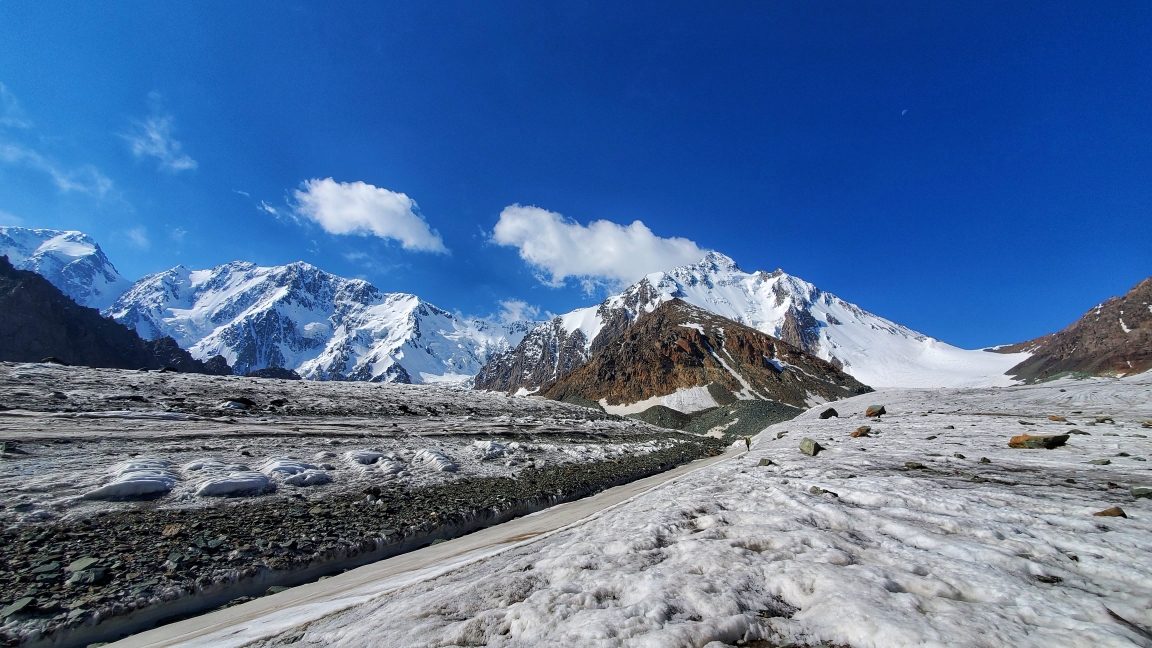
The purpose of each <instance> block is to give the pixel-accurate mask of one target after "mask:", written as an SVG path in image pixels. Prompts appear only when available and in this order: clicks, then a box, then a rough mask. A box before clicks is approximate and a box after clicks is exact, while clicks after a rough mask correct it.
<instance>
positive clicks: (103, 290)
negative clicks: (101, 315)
mask: <svg viewBox="0 0 1152 648" xmlns="http://www.w3.org/2000/svg"><path fill="white" fill-rule="evenodd" d="M0 255H6V256H7V257H8V261H9V262H11V264H12V265H13V266H14V267H16V268H18V269H20V270H30V271H32V272H35V273H37V274H39V275H41V276H43V277H44V278H45V279H47V280H48V281H49V282H51V283H52V285H53V286H56V287H57V288H59V289H60V291H61V292H63V293H64V294H65V295H68V296H69V297H71V298H72V299H74V300H75V301H76V303H78V304H80V305H81V306H88V307H90V308H96V309H103V308H107V307H108V306H110V305H111V304H112V302H114V301H115V300H116V298H117V297H119V296H120V295H121V294H122V293H123V292H124V291H125V290H127V289H128V287H129V286H130V285H131V283H132V282H130V281H128V280H127V279H125V278H124V277H122V276H120V273H119V272H117V271H116V267H115V266H113V265H112V262H111V261H109V260H108V257H107V256H105V255H104V251H103V250H101V249H100V246H99V245H97V244H96V241H94V240H93V239H92V237H90V236H88V235H87V234H84V233H83V232H75V231H60V230H51V229H30V228H27V227H0Z"/></svg>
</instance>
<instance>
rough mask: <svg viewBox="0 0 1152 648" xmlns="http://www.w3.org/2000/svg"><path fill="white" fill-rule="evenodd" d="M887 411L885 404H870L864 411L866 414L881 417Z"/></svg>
mask: <svg viewBox="0 0 1152 648" xmlns="http://www.w3.org/2000/svg"><path fill="white" fill-rule="evenodd" d="M887 413H888V411H887V410H885V409H884V406H883V405H869V406H868V409H867V410H865V411H864V416H875V417H877V418H879V417H880V416H882V415H884V414H887Z"/></svg>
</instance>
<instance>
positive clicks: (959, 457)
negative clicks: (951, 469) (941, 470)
mask: <svg viewBox="0 0 1152 648" xmlns="http://www.w3.org/2000/svg"><path fill="white" fill-rule="evenodd" d="M952 456H953V457H956V458H957V459H963V458H964V455H962V454H960V453H959V452H957V453H956V454H954V455H952Z"/></svg>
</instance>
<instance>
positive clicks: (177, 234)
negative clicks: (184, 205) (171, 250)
mask: <svg viewBox="0 0 1152 648" xmlns="http://www.w3.org/2000/svg"><path fill="white" fill-rule="evenodd" d="M187 234H188V230H186V229H184V228H183V227H177V228H175V229H173V230H171V231H170V232H168V236H169V237H171V239H172V240H173V241H183V240H184V237H185V236H186V235H187Z"/></svg>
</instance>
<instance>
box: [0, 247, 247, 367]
mask: <svg viewBox="0 0 1152 648" xmlns="http://www.w3.org/2000/svg"><path fill="white" fill-rule="evenodd" d="M48 356H54V357H56V358H59V359H60V360H62V361H64V362H66V363H68V364H70V365H87V366H90V367H110V368H118V369H137V368H148V369H159V368H161V367H164V366H172V367H176V368H177V369H179V370H181V371H186V372H192V373H205V368H204V363H202V362H200V361H199V360H194V359H193V358H192V356H191V355H189V354H188V352H187V351H185V350H183V349H181V348H180V347H179V346H178V345H177V344H176V342H175V340H173V339H172V338H161V339H159V340H153V341H151V342H145V341H144V340H142V339H140V336H138V335H136V333H135V332H134V331H132V330H130V329H128V328H127V327H125V326H123V325H122V324H118V323H116V322H114V321H112V320H110V319H105V318H103V317H101V316H100V312H99V311H97V310H96V309H94V308H86V307H84V306H81V305H79V304H77V303H76V302H74V301H72V299H70V298H69V297H68V296H67V295H65V294H64V293H62V292H60V289H59V288H57V287H56V286H54V285H52V284H51V283H49V282H48V280H47V279H45V278H44V277H42V276H40V275H39V274H37V273H35V272H30V271H26V270H17V269H15V268H13V267H12V264H11V263H9V262H8V258H7V257H0V360H5V361H10V362H39V361H40V360H42V359H43V358H45V357H48ZM224 366H225V367H226V366H227V364H225V365H224Z"/></svg>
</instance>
